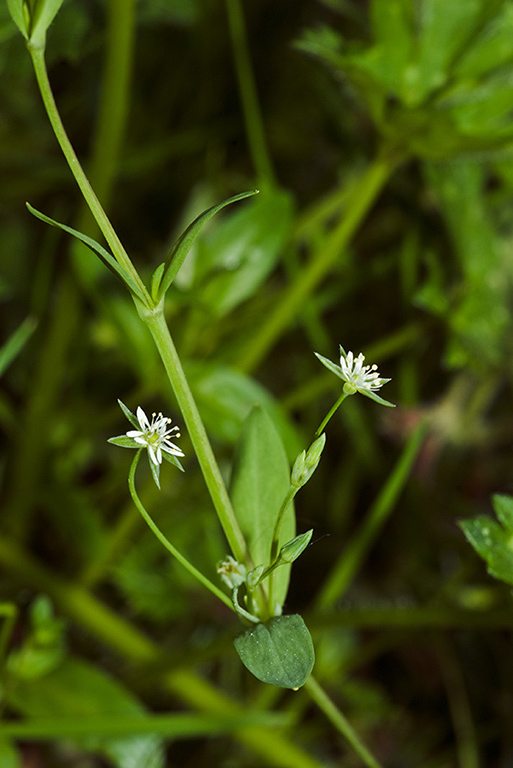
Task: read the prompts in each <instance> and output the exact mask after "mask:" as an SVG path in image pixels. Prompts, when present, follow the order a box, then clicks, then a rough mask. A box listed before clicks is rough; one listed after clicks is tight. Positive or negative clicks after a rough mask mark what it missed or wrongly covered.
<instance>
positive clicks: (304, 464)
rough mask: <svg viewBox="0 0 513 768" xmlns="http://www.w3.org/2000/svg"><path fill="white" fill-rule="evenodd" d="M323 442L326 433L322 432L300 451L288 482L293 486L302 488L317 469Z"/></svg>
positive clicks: (324, 441)
mask: <svg viewBox="0 0 513 768" xmlns="http://www.w3.org/2000/svg"><path fill="white" fill-rule="evenodd" d="M325 443H326V435H325V434H324V433H323V434H322V435H321V436H320V437H318V438H317V440H314V441H313V443H312V445H311V446H310V448H309V449H308V451H302V452H301V453H300V454H299V456H298V457H297V459H296V460H295V462H294V466H293V467H292V474H291V476H290V482H291V484H292V485H293V486H294V487H295V488H298V489H299V488H302V487H303V485H306V483H307V482H308V481H309V480H310V478H311V477H312V475H313V473H314V472H315V470H316V469H317V465H318V464H319V461H320V459H321V454H322V451H323V448H324V445H325Z"/></svg>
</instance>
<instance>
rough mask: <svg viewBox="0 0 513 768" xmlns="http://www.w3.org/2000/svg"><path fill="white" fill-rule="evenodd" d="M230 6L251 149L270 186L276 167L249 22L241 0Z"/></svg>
mask: <svg viewBox="0 0 513 768" xmlns="http://www.w3.org/2000/svg"><path fill="white" fill-rule="evenodd" d="M226 10H227V14H228V24H229V27H230V36H231V41H232V48H233V57H234V60H235V70H236V72H237V80H238V82H239V93H240V98H241V102H242V110H243V112H244V121H245V124H246V133H247V136H248V144H249V150H250V152H251V157H252V159H253V165H254V168H255V172H256V176H257V180H258V184H259V185H260V186H262V187H265V186H270V185H273V184H274V183H275V179H274V171H273V167H272V161H271V156H270V153H269V148H268V146H267V140H266V136H265V129H264V121H263V118H262V110H261V108H260V103H259V99H258V92H257V87H256V82H255V75H254V73H253V68H252V66H251V57H250V53H249V45H248V37H247V31H246V24H245V21H244V13H243V10H242V6H241V2H240V0H226Z"/></svg>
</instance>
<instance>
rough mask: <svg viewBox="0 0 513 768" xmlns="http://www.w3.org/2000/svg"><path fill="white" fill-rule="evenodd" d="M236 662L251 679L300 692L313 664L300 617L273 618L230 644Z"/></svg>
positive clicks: (251, 628)
mask: <svg viewBox="0 0 513 768" xmlns="http://www.w3.org/2000/svg"><path fill="white" fill-rule="evenodd" d="M233 643H234V645H235V648H236V650H237V653H238V654H239V656H240V660H241V661H242V663H243V664H244V666H245V667H246V668H247V669H249V671H250V672H252V673H253V674H254V675H255V677H257V678H258V679H259V680H262V682H264V683H269V684H270V685H277V686H279V687H280V688H300V687H301V686H302V685H304V684H305V683H306V681H307V679H308V677H309V675H310V673H311V671H312V669H313V666H314V664H315V651H314V647H313V642H312V638H311V635H310V632H309V631H308V629H307V626H306V624H305V622H304V621H303V619H302V618H301V616H299V615H297V614H295V615H292V616H276V617H274V618H273V619H270V620H269V621H267V622H266V623H265V624H256V625H255V626H254V627H250V628H249V629H247V630H246V631H245V632H242V633H241V634H240V635H237V637H236V638H235V640H234V641H233Z"/></svg>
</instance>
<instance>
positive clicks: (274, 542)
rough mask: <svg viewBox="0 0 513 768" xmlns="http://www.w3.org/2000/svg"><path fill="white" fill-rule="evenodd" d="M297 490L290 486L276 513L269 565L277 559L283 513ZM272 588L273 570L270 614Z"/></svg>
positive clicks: (271, 608)
mask: <svg viewBox="0 0 513 768" xmlns="http://www.w3.org/2000/svg"><path fill="white" fill-rule="evenodd" d="M298 490H299V488H296V487H295V486H294V485H291V486H290V488H289V490H288V491H287V495H286V496H285V499H284V500H283V504H282V505H281V507H280V511H279V512H278V517H277V518H276V522H275V524H274V531H273V539H272V542H271V552H270V555H269V563H270V564H271V565H272V564H273V563H274V562H275V560H276V558H277V557H278V546H279V543H280V528H281V525H282V522H283V519H284V517H285V512H286V511H287V509H288V508H289V505H290V504H292V501H293V499H294V496H295V495H296V493H297V492H298ZM273 588H274V569H273V570H272V571H271V572H270V574H269V597H268V604H269V609H270V611H271V612H273V611H274V602H273V600H274V595H273Z"/></svg>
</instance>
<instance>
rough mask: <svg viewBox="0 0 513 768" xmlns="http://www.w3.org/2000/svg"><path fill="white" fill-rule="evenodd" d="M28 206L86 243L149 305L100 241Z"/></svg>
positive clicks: (47, 220)
mask: <svg viewBox="0 0 513 768" xmlns="http://www.w3.org/2000/svg"><path fill="white" fill-rule="evenodd" d="M26 206H27V208H28V209H29V211H30V213H32V214H33V215H34V216H36V218H38V219H41V221H44V222H45V223H46V224H50V225H51V226H52V227H57V229H62V230H63V231H64V232H67V233H68V234H69V235H73V237H76V238H77V240H80V242H82V243H84V245H86V246H87V247H88V248H89V249H90V250H91V251H92V252H93V253H95V254H96V255H97V256H99V257H100V259H101V260H102V261H103V263H104V264H105V266H106V267H108V268H109V269H110V271H111V272H112V273H113V274H114V275H116V277H118V278H119V279H120V280H121V282H122V283H124V284H125V285H126V287H127V288H128V290H129V291H130V292H131V293H133V294H134V295H135V296H137V298H138V299H140V301H142V303H143V304H144V305H147V303H148V302H147V298H146V297H145V296H144V294H143V292H142V291H141V289H140V288H139V286H137V285H136V284H135V283H134V281H133V280H132V278H131V276H130V275H129V274H128V272H127V271H126V270H125V269H124V268H123V267H122V266H121V264H118V262H117V261H116V259H115V258H114V256H112V255H111V254H110V253H109V252H108V251H106V250H105V248H103V246H101V245H100V243H97V242H96V240H93V239H92V238H91V237H87V235H83V234H82V232H78V231H77V230H76V229H73V228H72V227H68V226H67V225H66V224H61V223H60V222H58V221H55V219H51V218H50V217H49V216H46V215H45V214H44V213H41V211H38V210H36V209H35V208H33V207H32V206H31V205H30V203H26Z"/></svg>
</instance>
